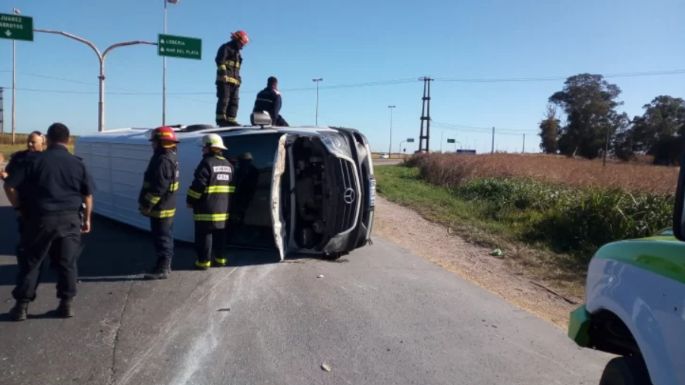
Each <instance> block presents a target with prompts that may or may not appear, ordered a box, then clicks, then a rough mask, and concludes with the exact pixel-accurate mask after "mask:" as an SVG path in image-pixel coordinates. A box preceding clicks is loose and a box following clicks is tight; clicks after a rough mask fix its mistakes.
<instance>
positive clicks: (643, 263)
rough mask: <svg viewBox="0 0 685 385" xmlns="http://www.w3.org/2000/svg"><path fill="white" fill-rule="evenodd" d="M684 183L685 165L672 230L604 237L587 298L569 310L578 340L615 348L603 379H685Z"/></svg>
mask: <svg viewBox="0 0 685 385" xmlns="http://www.w3.org/2000/svg"><path fill="white" fill-rule="evenodd" d="M681 164H682V163H681ZM683 183H685V167H681V169H680V177H679V179H678V187H677V191H676V199H675V201H676V203H675V209H674V218H673V219H674V220H673V230H670V229H668V230H664V231H662V232H661V233H660V234H659V235H656V236H653V237H649V238H643V239H635V240H624V241H618V242H613V243H609V244H607V245H604V246H602V247H601V248H600V249H599V250H598V251H597V252H596V253H595V255H594V256H593V258H592V260H591V261H590V266H589V268H588V274H587V282H586V291H585V293H586V294H585V297H586V299H585V304H584V305H583V306H581V307H579V308H578V309H576V310H575V311H573V312H572V313H571V320H570V322H569V328H568V334H569V337H570V338H571V339H573V340H574V341H575V342H576V343H577V344H578V345H580V346H583V347H589V348H594V349H598V350H602V351H605V352H609V353H613V354H618V355H619V357H616V358H613V359H612V360H610V361H609V363H608V364H607V366H606V367H605V369H604V372H603V373H602V378H601V379H600V382H599V383H600V385H619V384H636V385H637V384H639V385H651V384H654V385H676V384H685V343H684V342H685V242H683V241H685V223H683V220H684V217H683V207H684V205H683V199H684V198H685V196H684V193H685V188H684V186H683Z"/></svg>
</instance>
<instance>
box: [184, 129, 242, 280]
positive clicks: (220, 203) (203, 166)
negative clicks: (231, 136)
mask: <svg viewBox="0 0 685 385" xmlns="http://www.w3.org/2000/svg"><path fill="white" fill-rule="evenodd" d="M223 150H226V147H225V146H224V141H223V139H221V137H220V136H219V135H217V134H209V135H205V136H203V137H202V160H201V161H200V164H199V165H198V166H197V168H196V169H195V174H194V175H195V178H194V179H193V184H192V185H191V186H190V188H188V192H187V197H186V203H187V205H188V207H190V208H192V209H193V219H194V221H195V251H196V253H197V260H196V261H195V267H197V268H198V269H201V270H207V269H208V268H209V267H210V266H211V265H212V257H214V258H213V260H214V266H226V264H227V263H228V258H227V257H226V256H225V254H224V249H225V246H226V221H227V220H228V197H229V195H228V194H229V193H230V192H232V187H231V186H230V183H231V180H232V179H233V166H232V165H231V163H230V162H229V161H228V160H227V159H226V158H224V157H223V156H222V151H223Z"/></svg>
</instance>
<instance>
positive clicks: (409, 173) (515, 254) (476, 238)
mask: <svg viewBox="0 0 685 385" xmlns="http://www.w3.org/2000/svg"><path fill="white" fill-rule="evenodd" d="M376 178H377V180H378V184H377V187H378V192H379V194H381V195H382V196H384V197H385V198H386V199H388V200H390V201H392V202H395V203H398V204H401V205H403V206H405V207H408V208H411V209H413V210H415V211H417V212H418V213H419V214H421V215H422V216H423V217H424V218H426V219H428V220H430V221H433V222H437V223H440V224H442V225H444V226H446V227H448V229H449V231H451V232H454V233H456V234H458V235H459V236H461V237H462V238H464V239H465V240H467V241H469V242H472V243H475V244H478V245H481V246H485V247H488V248H491V249H495V248H499V249H501V250H502V251H503V255H502V256H499V257H498V258H503V259H504V260H505V262H507V263H508V265H509V266H510V267H511V269H512V272H513V273H514V274H522V275H524V276H526V277H528V278H530V279H531V280H532V281H534V282H542V283H544V284H545V285H546V286H550V287H552V288H554V289H555V290H556V291H559V292H560V293H561V294H563V295H566V296H572V297H582V295H583V284H584V278H585V271H586V267H587V264H586V261H587V258H588V257H589V256H587V257H586V258H578V255H573V254H569V253H559V252H555V251H553V250H551V249H550V247H549V246H548V245H545V243H544V242H536V241H530V240H525V241H524V240H522V238H523V237H524V235H525V234H527V227H526V224H529V223H532V222H537V221H538V220H539V219H540V218H539V216H540V214H539V213H537V212H535V211H507V212H506V213H504V214H502V213H503V211H502V210H495V211H494V212H497V213H500V214H502V215H493V207H492V204H491V202H488V201H487V200H478V199H471V198H469V197H468V192H467V191H461V192H460V193H455V190H454V189H451V188H447V187H441V186H435V185H432V184H430V183H427V182H425V181H423V180H422V179H421V177H420V173H419V170H418V169H417V168H414V167H405V166H401V165H399V166H383V167H377V168H376Z"/></svg>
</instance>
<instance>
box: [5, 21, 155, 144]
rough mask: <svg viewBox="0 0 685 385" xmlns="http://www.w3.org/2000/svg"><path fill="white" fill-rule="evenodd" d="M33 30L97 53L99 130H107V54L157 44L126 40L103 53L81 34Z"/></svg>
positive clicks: (111, 46)
mask: <svg viewBox="0 0 685 385" xmlns="http://www.w3.org/2000/svg"><path fill="white" fill-rule="evenodd" d="M33 31H34V32H43V33H53V34H56V35H62V36H64V37H68V38H70V39H73V40H76V41H78V42H81V43H83V44H85V45H87V46H89V47H90V48H91V49H92V50H93V51H94V52H95V54H96V55H97V57H98V60H99V61H100V75H99V76H98V80H99V93H98V132H102V131H104V130H105V58H106V57H107V54H108V53H109V52H110V51H111V50H113V49H114V48H118V47H124V46H127V45H134V44H148V45H157V43H153V42H151V41H144V40H133V41H124V42H121V43H116V44H112V45H110V46H109V47H107V48H106V49H105V50H104V51H103V52H102V53H100V50H99V49H98V47H96V46H95V44H93V43H91V42H90V41H88V40H86V39H84V38H82V37H80V36H76V35H74V34H71V33H68V32H63V31H54V30H49V29H38V28H34V29H33ZM13 136H14V135H13ZM12 143H14V140H12Z"/></svg>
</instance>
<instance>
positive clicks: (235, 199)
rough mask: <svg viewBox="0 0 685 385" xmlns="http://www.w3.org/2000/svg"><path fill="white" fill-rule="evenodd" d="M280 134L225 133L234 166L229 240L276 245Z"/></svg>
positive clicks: (241, 242) (229, 157) (226, 152)
mask: <svg viewBox="0 0 685 385" xmlns="http://www.w3.org/2000/svg"><path fill="white" fill-rule="evenodd" d="M279 138H280V134H278V133H274V134H255V135H236V136H226V137H224V143H225V145H226V147H227V148H228V150H226V151H224V155H225V156H226V158H227V159H228V160H230V162H231V164H233V166H234V173H233V183H232V184H233V185H234V186H235V192H234V193H233V194H232V195H231V202H230V207H229V229H228V243H229V244H230V245H234V246H243V247H251V248H252V247H257V248H262V247H264V248H273V247H275V245H274V240H273V229H272V221H271V208H270V207H271V204H270V199H271V179H272V174H273V166H274V158H275V155H276V149H277V147H278V140H279Z"/></svg>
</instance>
